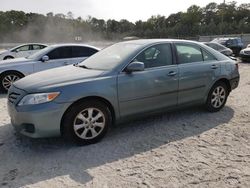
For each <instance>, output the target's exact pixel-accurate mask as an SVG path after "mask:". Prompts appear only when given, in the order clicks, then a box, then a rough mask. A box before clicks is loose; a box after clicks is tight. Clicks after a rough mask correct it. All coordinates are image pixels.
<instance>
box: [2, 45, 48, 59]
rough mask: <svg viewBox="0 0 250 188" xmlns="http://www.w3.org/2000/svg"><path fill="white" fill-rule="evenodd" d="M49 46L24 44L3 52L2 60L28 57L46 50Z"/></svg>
mask: <svg viewBox="0 0 250 188" xmlns="http://www.w3.org/2000/svg"><path fill="white" fill-rule="evenodd" d="M47 46H48V45H46V44H39V43H29V44H22V45H19V46H16V47H13V48H11V49H8V50H1V51H0V60H6V59H14V58H18V57H27V56H29V55H32V54H34V53H36V52H38V51H39V50H41V49H44V48H46V47H47Z"/></svg>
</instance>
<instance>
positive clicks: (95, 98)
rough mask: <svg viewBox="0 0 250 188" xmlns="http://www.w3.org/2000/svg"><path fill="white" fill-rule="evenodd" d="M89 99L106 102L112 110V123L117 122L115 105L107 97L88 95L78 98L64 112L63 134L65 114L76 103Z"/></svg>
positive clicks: (62, 119)
mask: <svg viewBox="0 0 250 188" xmlns="http://www.w3.org/2000/svg"><path fill="white" fill-rule="evenodd" d="M89 100H96V101H98V102H102V103H104V104H105V105H107V107H108V109H109V110H110V113H111V117H112V124H114V123H115V119H116V114H115V110H114V107H113V105H112V104H111V102H109V101H108V100H107V99H105V98H103V97H100V96H88V97H83V98H81V99H78V100H77V101H75V102H73V103H72V104H71V105H70V106H69V107H68V108H67V110H66V111H65V112H64V113H63V116H62V118H61V122H60V132H61V134H62V124H63V121H64V118H65V115H66V114H67V113H68V112H69V110H70V109H71V108H73V107H74V105H76V104H78V103H82V102H85V101H89Z"/></svg>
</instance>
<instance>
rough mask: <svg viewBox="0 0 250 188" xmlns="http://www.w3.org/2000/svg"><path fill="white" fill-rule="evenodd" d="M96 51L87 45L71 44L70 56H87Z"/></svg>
mask: <svg viewBox="0 0 250 188" xmlns="http://www.w3.org/2000/svg"><path fill="white" fill-rule="evenodd" d="M96 52H97V50H96V49H93V48H89V47H81V46H73V47H72V57H89V56H91V55H93V54H95V53H96Z"/></svg>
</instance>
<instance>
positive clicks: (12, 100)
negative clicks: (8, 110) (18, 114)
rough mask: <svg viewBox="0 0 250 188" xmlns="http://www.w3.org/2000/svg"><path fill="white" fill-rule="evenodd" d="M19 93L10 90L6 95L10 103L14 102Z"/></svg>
mask: <svg viewBox="0 0 250 188" xmlns="http://www.w3.org/2000/svg"><path fill="white" fill-rule="evenodd" d="M20 95H21V94H19V93H15V92H12V93H10V94H9V96H8V100H9V102H10V103H12V104H14V103H16V101H17V99H18V98H19V97H20Z"/></svg>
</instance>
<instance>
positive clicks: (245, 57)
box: [240, 54, 250, 61]
mask: <svg viewBox="0 0 250 188" xmlns="http://www.w3.org/2000/svg"><path fill="white" fill-rule="evenodd" d="M240 59H241V60H242V61H250V54H249V55H246V54H240Z"/></svg>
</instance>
